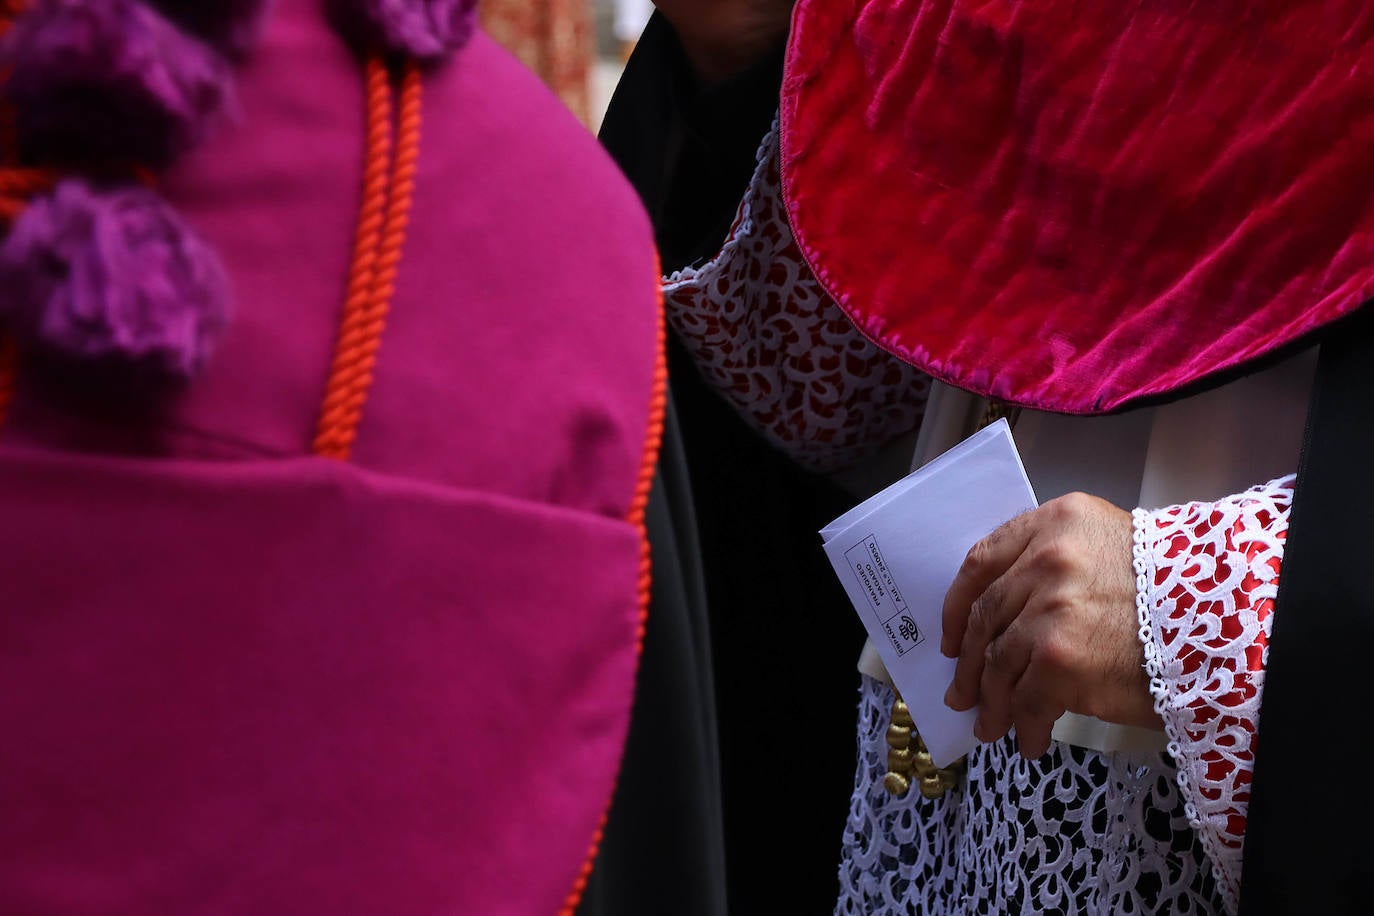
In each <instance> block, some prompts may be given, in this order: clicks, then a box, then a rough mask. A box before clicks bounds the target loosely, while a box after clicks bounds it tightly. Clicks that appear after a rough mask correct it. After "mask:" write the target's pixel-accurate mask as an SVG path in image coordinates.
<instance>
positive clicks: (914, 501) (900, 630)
mask: <svg viewBox="0 0 1374 916" xmlns="http://www.w3.org/2000/svg"><path fill="white" fill-rule="evenodd" d="M1036 505H1037V503H1036V499H1035V493H1034V491H1032V489H1031V485H1030V481H1029V480H1028V479H1027V477H1026V470H1025V468H1024V467H1022V465H1021V457H1020V455H1018V454H1017V452H1016V445H1015V443H1014V442H1013V441H1012V438H1011V428H1010V427H1009V426H1008V425H1007V422H1006V421H1005V420H1001V421H998V422H997V423H994V424H992V425H991V426H989V427H987V428H986V429H984V430H982V431H981V432H979V433H977V434H976V435H974V436H972V437H970V438H968V439H966V440H964V441H963V442H962V443H960V444H959V445H957V446H955V447H954V448H952V449H950V450H949V451H948V452H946V453H945V454H943V455H941V456H940V457H939V458H936V459H935V460H934V461H932V462H930V463H929V464H927V465H926V466H925V467H923V468H921V469H920V470H918V471H916V472H915V473H913V474H911V475H909V476H907V477H905V478H903V479H902V480H900V481H898V482H897V483H895V484H893V485H892V486H890V487H888V488H887V489H886V490H883V491H882V492H881V493H879V494H877V495H876V496H874V497H872V498H871V499H868V500H867V501H865V502H863V503H861V504H860V505H858V506H856V507H855V508H853V509H851V510H850V511H848V512H846V513H845V514H844V515H842V516H840V517H839V518H838V519H836V520H835V521H833V522H831V523H830V524H829V525H827V526H826V527H825V528H824V529H823V530H822V531H821V537H822V538H824V539H825V552H826V555H827V556H829V557H830V562H831V564H832V565H833V566H834V567H835V572H836V574H837V575H838V576H839V577H840V581H841V582H842V583H843V584H844V588H845V591H846V592H847V593H848V595H849V600H850V601H852V602H853V603H854V608H855V610H857V611H858V613H859V617H860V618H861V619H862V620H863V624H864V627H865V628H866V629H867V630H868V634H869V637H870V638H871V639H872V641H873V644H874V645H875V646H876V647H877V649H878V653H879V655H881V657H882V660H883V664H884V665H886V666H887V670H888V673H889V674H890V675H891V677H892V682H893V683H894V684H895V685H896V686H897V689H898V690H899V691H901V694H902V697H903V698H904V699H905V700H906V701H907V705H908V706H909V707H910V708H911V716H912V718H913V719H914V720H915V722H916V728H917V730H918V731H919V732H920V733H921V737H922V738H923V739H924V740H925V743H926V747H928V748H929V749H930V754H931V757H932V758H934V761H935V764H936V765H937V766H942V767H943V766H949V765H950V764H952V763H954V762H955V761H957V760H958V759H959V758H961V757H963V756H965V755H966V754H968V753H969V752H970V751H972V750H973V748H974V747H975V746H976V745H977V743H978V740H977V739H976V738H975V737H974V736H973V723H974V720H975V719H976V718H977V710H976V709H975V710H968V711H966V712H955V711H954V710H952V709H950V708H949V707H948V706H946V705H945V702H944V696H945V691H946V689H948V687H949V684H950V681H951V680H952V679H953V678H954V661H953V660H952V659H948V658H945V657H944V656H943V655H941V654H940V634H941V629H942V622H941V617H942V610H943V607H944V600H945V592H947V591H948V590H949V586H950V584H951V583H952V582H953V581H954V576H955V574H956V573H957V572H958V571H959V566H960V564H962V563H963V561H964V556H965V554H967V553H968V551H969V548H970V547H972V546H973V545H974V544H976V543H977V542H978V541H979V540H981V539H982V538H984V537H986V536H987V535H988V534H990V533H992V532H993V531H994V530H996V529H997V528H998V527H1000V526H1001V525H1002V524H1004V523H1005V522H1008V521H1010V520H1011V519H1012V518H1015V517H1016V516H1017V515H1020V514H1021V513H1023V512H1028V511H1030V510H1031V509H1034V508H1035V507H1036Z"/></svg>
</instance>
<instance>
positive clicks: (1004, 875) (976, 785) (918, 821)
mask: <svg viewBox="0 0 1374 916" xmlns="http://www.w3.org/2000/svg"><path fill="white" fill-rule="evenodd" d="M861 696H862V699H861V702H860V707H859V771H858V776H857V779H856V781H855V788H854V795H853V797H852V799H851V802H850V814H849V821H848V824H847V825H846V828H845V842H844V858H843V862H842V863H841V867H840V901H839V904H838V906H837V907H836V909H835V912H836V913H837V914H843V916H877V914H882V916H895V914H923V916H926V914H928V916H955V914H958V916H963V914H978V916H993V914H1001V913H1046V912H1052V913H1066V914H1094V916H1097V914H1104V916H1105V914H1117V913H1125V914H1132V913H1136V914H1148V913H1176V914H1212V913H1220V912H1221V911H1222V901H1221V899H1220V898H1219V896H1218V894H1217V892H1216V888H1215V885H1214V883H1213V880H1212V875H1211V871H1210V869H1208V868H1207V864H1206V859H1205V856H1204V854H1203V851H1202V848H1201V846H1200V844H1199V843H1198V841H1197V836H1196V834H1195V833H1194V832H1193V830H1192V829H1191V828H1190V826H1189V824H1188V817H1187V814H1186V813H1185V811H1184V800H1183V797H1182V795H1181V794H1180V792H1179V788H1178V783H1177V781H1176V779H1175V774H1174V767H1173V764H1172V762H1171V761H1170V760H1169V759H1168V758H1167V757H1163V756H1161V755H1157V754H1152V755H1145V754H1141V755H1128V754H1115V755H1105V754H1099V753H1097V752H1095V751H1087V750H1082V749H1080V748H1071V747H1067V746H1064V745H1058V744H1056V745H1054V746H1053V747H1052V748H1051V750H1050V753H1049V754H1047V755H1046V756H1044V757H1043V758H1041V759H1039V760H1033V761H1028V760H1025V759H1023V758H1022V757H1021V755H1020V753H1019V752H1017V750H1016V748H1015V744H1014V742H1013V738H1006V739H1003V740H1002V741H998V742H995V743H993V744H988V745H983V746H982V747H980V748H979V749H978V750H976V751H975V752H974V753H973V755H972V756H971V757H970V758H969V769H968V775H967V777H966V779H965V780H964V782H963V783H962V784H961V785H960V786H959V787H958V788H956V789H954V790H953V791H951V792H949V793H948V794H946V795H945V797H944V798H941V799H937V800H934V801H931V800H927V799H924V798H921V797H920V795H919V794H918V793H914V792H913V793H911V794H909V795H907V797H905V798H893V797H892V796H891V795H889V794H888V793H887V791H886V790H885V789H884V788H883V775H884V774H885V773H886V772H887V762H886V761H887V755H886V751H887V745H886V737H885V736H886V730H887V725H888V716H889V710H890V709H891V701H892V693H891V691H890V690H889V689H888V688H887V687H885V686H883V685H882V684H879V683H878V682H876V681H873V680H871V679H868V678H865V679H864V684H863V687H862V690H861Z"/></svg>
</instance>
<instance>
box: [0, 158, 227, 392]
mask: <svg viewBox="0 0 1374 916" xmlns="http://www.w3.org/2000/svg"><path fill="white" fill-rule="evenodd" d="M228 318H229V295H228V284H227V282H226V279H225V273H224V269H223V267H222V266H221V265H220V262H219V259H218V257H216V255H215V253H214V251H213V250H211V248H210V247H209V245H207V244H206V243H205V242H204V241H202V240H201V239H200V237H199V236H197V235H196V234H195V233H194V232H193V231H192V230H191V229H190V228H189V227H188V226H187V225H186V224H185V223H184V222H183V221H182V220H181V218H180V217H179V216H178V215H177V214H176V212H175V211H174V210H173V209H172V208H171V207H170V206H168V204H167V203H166V202H165V201H163V200H162V198H160V197H159V196H158V195H157V194H155V193H154V192H152V191H151V190H148V189H147V188H143V187H132V188H119V189H115V190H97V189H95V188H93V187H92V186H91V185H89V184H87V183H86V182H85V181H82V180H80V179H68V180H66V181H64V182H62V183H61V184H60V185H58V187H57V188H56V190H55V191H54V192H53V193H52V194H50V195H48V196H47V197H43V198H39V199H38V200H35V201H34V202H33V203H32V204H30V205H29V207H28V209H26V210H25V211H24V213H23V214H22V215H21V216H20V217H19V219H18V220H16V221H15V223H14V226H13V228H12V229H11V231H10V233H9V236H8V237H7V238H6V239H5V240H4V243H3V245H0V320H3V321H4V322H5V323H6V324H7V325H8V326H10V327H11V328H13V329H14V330H15V331H16V332H17V333H18V334H19V336H20V338H21V340H23V341H25V342H27V343H28V344H30V345H33V346H37V347H38V348H40V349H41V350H43V351H45V352H48V353H54V354H57V355H59V356H62V357H66V358H74V359H78V360H82V361H91V362H94V363H96V364H101V363H106V364H119V365H125V366H134V367H136V368H139V369H143V370H148V371H150V373H151V374H155V375H158V376H163V377H171V378H174V379H188V378H190V377H191V376H192V375H194V374H195V373H196V371H197V370H198V369H199V368H200V367H201V364H202V363H203V362H204V361H205V358H206V356H207V355H208V354H209V352H210V350H211V349H212V347H213V345H214V341H215V339H216V338H217V337H218V335H219V334H220V332H221V331H222V330H223V329H224V327H225V325H226V323H227V322H228Z"/></svg>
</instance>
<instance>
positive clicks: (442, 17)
mask: <svg viewBox="0 0 1374 916" xmlns="http://www.w3.org/2000/svg"><path fill="white" fill-rule="evenodd" d="M333 8H334V12H335V14H336V16H337V17H338V18H339V20H340V24H341V26H342V27H343V30H344V31H345V32H347V33H348V34H350V35H351V36H352V37H353V38H355V39H357V40H360V41H365V42H370V43H371V44H374V45H375V44H380V45H381V47H382V48H383V49H384V50H386V51H389V52H391V53H394V54H403V55H406V56H408V57H413V58H415V59H416V60H420V61H425V62H427V63H433V62H435V61H438V60H440V59H441V58H443V57H445V56H447V55H448V54H451V53H452V52H454V51H457V50H458V49H460V48H461V47H463V45H465V44H467V42H468V39H469V38H471V37H472V33H473V31H474V29H475V28H476V22H475V19H476V15H475V14H476V9H477V0H335V2H334V5H333Z"/></svg>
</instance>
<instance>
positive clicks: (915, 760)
mask: <svg viewBox="0 0 1374 916" xmlns="http://www.w3.org/2000/svg"><path fill="white" fill-rule="evenodd" d="M911 768H912V769H913V770H915V771H916V775H917V776H919V777H921V778H922V779H926V778H928V777H930V776H934V775H935V774H936V773H939V772H940V771H939V770H938V769H936V767H935V761H934V760H933V759H931V756H930V752H929V751H917V752H916V753H914V754H912V755H911Z"/></svg>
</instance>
